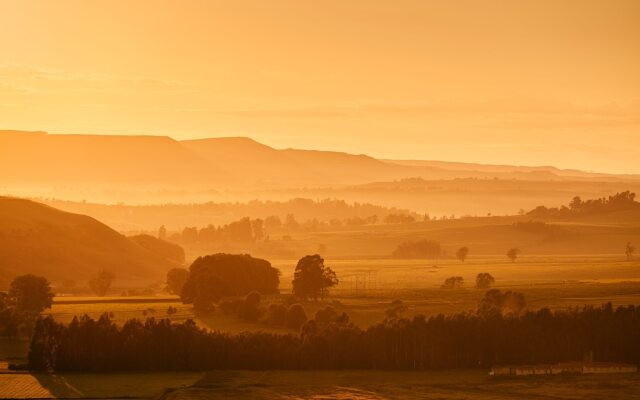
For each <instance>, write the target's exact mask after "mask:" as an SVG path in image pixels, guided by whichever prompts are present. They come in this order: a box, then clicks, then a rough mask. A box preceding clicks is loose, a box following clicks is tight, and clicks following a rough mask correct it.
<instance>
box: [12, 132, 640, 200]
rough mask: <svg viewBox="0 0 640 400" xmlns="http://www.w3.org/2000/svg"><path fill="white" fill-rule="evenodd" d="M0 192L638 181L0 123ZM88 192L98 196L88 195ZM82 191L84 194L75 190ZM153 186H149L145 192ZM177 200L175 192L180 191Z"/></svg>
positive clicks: (115, 194) (109, 195) (119, 193)
mask: <svg viewBox="0 0 640 400" xmlns="http://www.w3.org/2000/svg"><path fill="white" fill-rule="evenodd" d="M0 171H3V174H2V175H0V191H1V192H4V193H8V194H17V195H20V196H23V197H34V196H42V197H62V196H60V195H59V194H60V193H67V196H64V197H65V198H71V197H70V196H69V195H68V194H69V193H71V192H74V191H75V192H74V193H76V194H77V196H75V197H74V198H75V199H84V198H87V197H88V198H89V199H90V200H93V201H98V200H107V201H110V202H117V201H123V198H122V197H123V196H124V195H123V193H124V192H127V191H138V192H141V191H145V192H146V193H145V195H144V196H143V197H141V198H144V199H146V200H145V202H147V203H148V202H150V201H154V200H150V199H156V198H157V197H154V196H155V194H158V193H162V192H168V191H176V193H178V194H181V195H183V196H184V195H185V194H193V193H201V194H204V195H207V194H208V193H212V191H218V192H220V191H226V190H229V189H237V190H259V189H265V190H266V189H269V190H271V189H283V188H301V187H326V186H330V185H338V186H340V185H360V184H366V183H370V182H380V181H393V180H400V179H406V178H422V179H426V180H451V179H463V178H476V179H503V180H521V181H530V182H536V181H569V180H577V181H580V180H590V181H633V180H635V181H636V182H637V181H640V177H639V176H634V175H607V174H596V173H588V172H583V171H575V170H560V169H557V168H553V167H515V166H492V165H480V164H465V163H453V162H441V161H397V160H395V161H389V160H386V161H385V160H379V159H375V158H373V157H370V156H367V155H364V154H360V155H355V154H348V153H341V152H332V151H318V150H299V149H274V148H272V147H269V146H266V145H264V144H261V143H258V142H256V141H254V140H251V139H249V138H244V137H235V138H234V137H229V138H209V139H198V140H184V141H178V140H174V139H172V138H169V137H166V136H139V135H130V136H126V135H80V134H77V135H76V134H74V135H68V134H47V133H46V132H23V131H0ZM96 191H101V192H102V194H105V196H106V198H103V199H97V198H96V196H95V194H96ZM85 193H86V196H87V197H80V196H83V195H84V194H85ZM154 193H155V194H154ZM183 201H184V200H183Z"/></svg>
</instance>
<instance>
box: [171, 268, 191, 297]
mask: <svg viewBox="0 0 640 400" xmlns="http://www.w3.org/2000/svg"><path fill="white" fill-rule="evenodd" d="M188 278H189V271H188V270H187V269H186V268H171V269H170V270H169V272H167V289H168V290H169V293H171V294H177V295H180V293H182V287H183V286H184V284H185V282H187V279H188Z"/></svg>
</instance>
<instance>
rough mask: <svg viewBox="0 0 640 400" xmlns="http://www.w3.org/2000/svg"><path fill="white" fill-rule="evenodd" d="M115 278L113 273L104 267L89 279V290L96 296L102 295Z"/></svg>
mask: <svg viewBox="0 0 640 400" xmlns="http://www.w3.org/2000/svg"><path fill="white" fill-rule="evenodd" d="M114 279H115V275H114V274H113V273H111V272H109V271H107V270H106V269H102V270H100V271H98V273H97V274H96V275H95V276H94V277H93V278H91V280H90V281H89V287H90V288H91V291H92V292H93V293H95V294H96V295H97V296H104V295H106V294H107V292H108V291H109V288H110V287H111V283H112V282H113V280H114Z"/></svg>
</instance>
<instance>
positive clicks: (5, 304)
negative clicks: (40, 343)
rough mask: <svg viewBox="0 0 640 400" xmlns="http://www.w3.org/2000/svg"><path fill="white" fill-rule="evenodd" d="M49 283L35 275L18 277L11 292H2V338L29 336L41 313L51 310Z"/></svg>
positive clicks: (51, 298)
mask: <svg viewBox="0 0 640 400" xmlns="http://www.w3.org/2000/svg"><path fill="white" fill-rule="evenodd" d="M52 301H53V293H52V291H51V285H50V284H49V282H48V281H47V280H46V279H45V278H43V277H41V276H35V275H30V274H28V275H22V276H18V277H17V278H15V279H14V280H13V281H12V282H11V286H10V287H9V291H8V292H6V293H3V292H0V336H28V335H30V333H31V331H32V330H33V324H34V322H35V319H36V317H37V316H38V314H40V312H42V311H43V310H45V309H47V308H51V303H52Z"/></svg>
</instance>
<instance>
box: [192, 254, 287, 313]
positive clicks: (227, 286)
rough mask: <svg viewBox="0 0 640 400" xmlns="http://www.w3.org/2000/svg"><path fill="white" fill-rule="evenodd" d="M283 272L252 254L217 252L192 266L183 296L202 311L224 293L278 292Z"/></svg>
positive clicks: (238, 294)
mask: <svg viewBox="0 0 640 400" xmlns="http://www.w3.org/2000/svg"><path fill="white" fill-rule="evenodd" d="M279 284H280V271H278V270H277V269H275V268H273V267H272V266H271V263H269V262H268V261H267V260H263V259H261V258H253V257H251V256H250V255H248V254H223V253H220V254H213V255H209V256H204V257H198V258H197V259H196V260H195V261H194V262H193V264H191V267H190V268H189V277H188V278H187V281H186V283H185V284H184V286H183V287H182V293H181V298H182V301H183V302H184V303H185V304H193V305H194V307H196V308H197V309H198V310H207V309H209V308H210V307H211V305H212V304H213V303H215V302H217V301H219V300H220V299H221V298H222V297H224V296H246V295H247V294H249V293H250V292H252V291H256V292H258V293H261V294H276V293H278V285H279Z"/></svg>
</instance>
